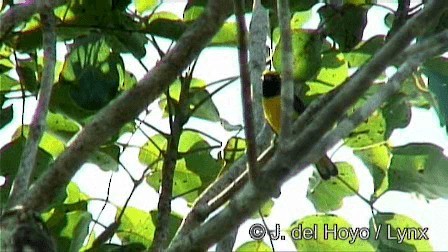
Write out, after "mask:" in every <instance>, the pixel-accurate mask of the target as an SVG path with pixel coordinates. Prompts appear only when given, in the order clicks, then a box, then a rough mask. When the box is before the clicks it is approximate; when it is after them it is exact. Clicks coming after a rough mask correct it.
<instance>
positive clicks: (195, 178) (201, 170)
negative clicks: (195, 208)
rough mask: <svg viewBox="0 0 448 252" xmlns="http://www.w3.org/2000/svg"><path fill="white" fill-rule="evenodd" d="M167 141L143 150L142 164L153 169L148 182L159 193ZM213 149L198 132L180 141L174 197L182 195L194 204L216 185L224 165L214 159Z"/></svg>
mask: <svg viewBox="0 0 448 252" xmlns="http://www.w3.org/2000/svg"><path fill="white" fill-rule="evenodd" d="M166 146H167V141H166V139H165V137H163V136H161V135H156V136H153V137H151V140H150V141H148V142H147V143H146V144H145V145H144V146H143V147H142V149H140V153H139V160H140V161H141V162H142V163H143V164H146V165H151V164H152V165H151V167H152V173H151V174H150V175H149V176H147V178H146V179H147V182H148V183H149V185H150V186H152V187H153V188H154V189H155V190H159V188H160V185H161V180H162V168H163V160H162V159H160V157H162V156H163V155H162V153H161V152H160V150H159V149H161V150H162V152H166V148H167V147H166ZM210 150H211V146H210V145H209V144H208V143H207V142H206V141H205V140H204V139H203V138H202V137H201V136H200V135H199V134H198V133H196V132H193V131H189V130H185V131H183V132H182V135H181V137H180V141H179V149H178V151H179V155H178V159H177V162H176V168H175V171H174V181H173V197H178V196H180V195H182V197H184V198H185V199H186V200H187V201H188V202H192V201H193V200H194V199H196V197H197V196H198V195H199V193H200V192H202V190H204V189H205V188H206V187H207V186H208V185H209V184H210V183H211V182H213V181H214V180H215V178H216V176H217V175H218V172H219V170H220V169H221V167H222V164H221V162H219V161H217V160H215V159H214V158H213V157H212V156H211V155H210Z"/></svg>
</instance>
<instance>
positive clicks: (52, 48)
mask: <svg viewBox="0 0 448 252" xmlns="http://www.w3.org/2000/svg"><path fill="white" fill-rule="evenodd" d="M41 11H42V13H41V15H40V16H41V22H42V29H43V31H42V37H43V38H42V40H43V48H44V59H45V60H44V66H43V73H42V81H41V85H40V90H39V98H38V101H37V107H36V110H35V112H34V115H33V119H32V121H31V124H30V127H29V133H28V139H27V141H26V144H25V147H24V148H23V152H22V157H21V159H20V165H19V168H18V172H17V176H16V179H15V181H14V185H13V188H12V191H11V195H10V197H9V202H8V205H7V207H11V206H14V205H15V204H16V203H17V202H18V201H19V200H20V199H22V198H23V197H24V196H25V194H26V193H27V192H28V188H29V185H30V179H31V176H32V174H33V171H34V169H35V166H36V159H37V153H38V150H39V143H40V140H41V138H42V135H43V134H44V132H45V126H46V125H45V124H46V121H45V120H46V118H47V113H48V105H49V103H50V96H51V89H52V88H53V81H54V69H55V65H56V30H55V26H56V24H55V23H56V19H55V17H54V14H53V10H52V9H51V8H50V7H48V6H42V7H41Z"/></svg>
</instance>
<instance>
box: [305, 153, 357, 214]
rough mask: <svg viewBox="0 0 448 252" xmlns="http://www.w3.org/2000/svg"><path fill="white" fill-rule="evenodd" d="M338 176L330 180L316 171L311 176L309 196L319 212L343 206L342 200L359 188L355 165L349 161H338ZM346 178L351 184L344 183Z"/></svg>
mask: <svg viewBox="0 0 448 252" xmlns="http://www.w3.org/2000/svg"><path fill="white" fill-rule="evenodd" d="M336 165H337V167H338V171H339V174H338V177H332V178H330V179H328V180H322V179H321V178H320V176H319V174H318V173H317V172H316V171H315V172H314V173H313V176H312V177H311V178H310V183H309V185H308V192H307V198H308V199H309V200H310V201H311V202H312V203H313V205H314V207H315V208H316V210H317V211H319V212H330V211H333V210H336V209H339V208H341V207H342V200H343V199H344V198H345V197H348V196H352V195H355V192H354V191H352V189H353V190H355V191H356V192H357V191H358V189H359V181H358V178H357V177H356V174H355V171H354V169H353V167H352V166H351V165H350V164H348V163H345V162H344V163H337V164H336ZM340 179H342V180H344V181H345V182H346V183H347V184H349V185H350V186H351V188H348V187H347V185H345V184H344V183H342V182H341V181H340Z"/></svg>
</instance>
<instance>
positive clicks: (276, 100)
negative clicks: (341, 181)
mask: <svg viewBox="0 0 448 252" xmlns="http://www.w3.org/2000/svg"><path fill="white" fill-rule="evenodd" d="M281 83H282V81H281V77H280V74H279V73H278V72H275V71H265V72H264V73H263V79H262V94H263V98H262V105H263V111H264V117H265V118H266V121H267V122H268V124H269V126H270V127H271V128H272V130H273V131H274V132H275V133H276V134H277V135H278V134H279V133H280V128H281V97H280V93H281ZM305 109H306V106H305V104H304V103H303V102H302V100H300V98H299V97H298V96H297V95H295V96H294V111H295V112H296V113H295V114H296V115H297V116H299V115H300V114H301V113H303V112H304V111H305ZM314 165H315V166H316V169H317V171H318V173H319V175H320V177H321V178H322V179H323V180H328V179H330V178H331V177H336V176H337V175H338V169H337V167H336V165H335V164H334V163H333V161H331V159H330V158H329V157H328V156H327V155H326V154H325V155H323V156H322V157H321V158H320V159H319V160H318V161H317V162H316V163H315V164H314Z"/></svg>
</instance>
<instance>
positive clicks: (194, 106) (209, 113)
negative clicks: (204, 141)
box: [159, 79, 220, 122]
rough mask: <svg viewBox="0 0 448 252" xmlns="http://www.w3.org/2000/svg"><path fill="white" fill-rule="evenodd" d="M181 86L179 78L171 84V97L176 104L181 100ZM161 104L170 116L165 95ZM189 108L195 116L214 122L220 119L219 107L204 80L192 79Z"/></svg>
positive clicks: (165, 114)
mask: <svg viewBox="0 0 448 252" xmlns="http://www.w3.org/2000/svg"><path fill="white" fill-rule="evenodd" d="M181 86H182V85H181V83H180V81H179V80H176V81H175V82H174V83H173V84H171V85H170V89H169V93H170V97H171V99H172V102H175V103H176V104H177V103H178V102H179V97H180V92H181ZM159 106H160V108H161V109H162V110H163V112H164V113H163V116H164V117H168V114H169V113H168V104H167V100H166V96H165V95H163V96H162V98H161V99H160V101H159ZM188 109H189V112H190V113H192V116H193V117H196V118H200V119H204V120H208V121H212V122H218V121H219V120H220V117H219V111H218V108H217V107H216V106H215V104H214V103H213V100H212V98H211V95H210V93H209V92H208V91H207V89H206V83H205V82H204V81H203V80H199V79H192V80H191V83H190V90H189V95H188ZM193 111H194V112H193Z"/></svg>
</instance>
